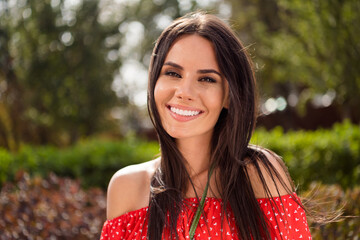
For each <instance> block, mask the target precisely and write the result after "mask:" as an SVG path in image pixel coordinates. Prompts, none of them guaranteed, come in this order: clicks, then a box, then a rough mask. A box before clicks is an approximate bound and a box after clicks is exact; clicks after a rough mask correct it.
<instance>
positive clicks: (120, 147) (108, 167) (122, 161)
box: [0, 138, 159, 189]
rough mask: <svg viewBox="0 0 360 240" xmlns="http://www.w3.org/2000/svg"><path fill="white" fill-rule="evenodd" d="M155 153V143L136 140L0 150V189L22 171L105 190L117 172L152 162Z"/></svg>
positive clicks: (97, 141)
mask: <svg viewBox="0 0 360 240" xmlns="http://www.w3.org/2000/svg"><path fill="white" fill-rule="evenodd" d="M158 152H159V146H158V144H157V143H155V142H146V141H143V140H139V139H135V138H127V139H124V140H121V141H110V140H97V139H91V140H86V141H83V142H79V143H78V144H77V145H75V146H73V147H70V148H66V149H58V148H55V147H52V146H42V147H32V146H29V145H24V146H22V147H21V148H20V150H19V152H18V153H17V154H13V155H12V154H9V153H8V152H7V151H5V150H3V149H0V164H1V165H0V166H1V168H0V181H1V182H0V185H1V184H2V183H4V182H5V181H13V180H14V176H15V174H16V172H18V171H20V170H25V171H27V172H29V173H30V174H31V175H40V176H47V174H48V173H49V172H54V173H56V174H58V175H59V176H69V177H72V178H76V179H79V180H80V181H81V182H82V184H83V185H84V186H85V187H89V186H99V187H101V188H103V189H105V188H106V186H107V184H108V182H109V180H110V178H111V176H112V175H113V174H114V173H115V172H116V171H117V170H118V169H120V168H123V167H125V166H127V165H130V164H136V163H141V162H144V161H147V160H150V159H153V158H154V157H155V156H156V154H157V153H158Z"/></svg>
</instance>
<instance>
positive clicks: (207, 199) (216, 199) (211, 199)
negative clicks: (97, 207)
mask: <svg viewBox="0 0 360 240" xmlns="http://www.w3.org/2000/svg"><path fill="white" fill-rule="evenodd" d="M292 194H293V195H294V196H295V197H297V195H296V193H295V192H293V193H292ZM279 198H292V195H291V194H285V195H281V196H277V197H273V199H274V200H276V199H279ZM256 200H257V201H258V202H260V201H264V200H265V201H266V200H268V201H270V200H271V198H257V199H256ZM183 201H186V202H194V203H197V202H199V199H198V198H196V197H190V198H184V199H183ZM208 201H215V202H219V203H222V202H223V201H222V199H221V198H216V197H206V198H205V202H208ZM148 208H149V206H146V207H142V208H139V209H136V210H132V211H129V212H126V213H124V214H122V215H120V216H118V217H115V218H112V219H108V220H106V221H107V222H108V221H110V222H111V221H115V220H117V219H119V218H123V217H126V216H131V215H134V214H136V213H140V212H147V211H148Z"/></svg>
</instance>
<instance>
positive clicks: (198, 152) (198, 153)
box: [177, 138, 210, 178]
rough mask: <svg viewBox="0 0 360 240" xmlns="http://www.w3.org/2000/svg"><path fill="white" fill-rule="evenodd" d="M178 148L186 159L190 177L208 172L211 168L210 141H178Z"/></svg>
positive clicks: (196, 139) (206, 139)
mask: <svg viewBox="0 0 360 240" xmlns="http://www.w3.org/2000/svg"><path fill="white" fill-rule="evenodd" d="M177 146H178V148H179V150H180V152H181V154H182V155H183V157H184V158H185V161H186V163H185V164H186V168H187V171H188V173H189V174H190V177H191V178H193V177H196V176H198V175H200V174H201V173H204V172H207V171H208V170H209V167H210V139H208V138H189V139H181V140H177Z"/></svg>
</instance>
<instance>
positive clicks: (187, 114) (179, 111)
mask: <svg viewBox="0 0 360 240" xmlns="http://www.w3.org/2000/svg"><path fill="white" fill-rule="evenodd" d="M169 109H170V111H171V112H173V113H175V114H177V115H180V116H184V117H192V116H196V115H199V114H200V113H201V111H191V110H183V109H179V108H176V107H170V106H169Z"/></svg>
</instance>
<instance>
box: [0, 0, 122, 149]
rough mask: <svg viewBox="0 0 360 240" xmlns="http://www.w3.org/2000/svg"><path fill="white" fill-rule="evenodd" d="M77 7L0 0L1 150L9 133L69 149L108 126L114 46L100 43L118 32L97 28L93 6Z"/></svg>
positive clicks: (112, 97)
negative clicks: (84, 137)
mask: <svg viewBox="0 0 360 240" xmlns="http://www.w3.org/2000/svg"><path fill="white" fill-rule="evenodd" d="M80 2H81V4H76V3H75V5H74V4H72V3H69V2H67V1H58V2H57V3H56V2H54V1H21V3H20V1H14V2H13V3H10V2H8V1H1V0H0V5H2V8H1V10H0V28H1V29H3V30H2V31H0V45H1V46H0V49H1V50H2V52H4V53H5V54H4V57H2V58H0V85H1V87H0V88H2V89H0V107H1V104H4V105H5V106H6V108H4V109H7V110H8V112H9V113H7V112H4V111H0V131H1V130H2V128H3V129H4V130H3V131H4V132H5V133H6V135H5V140H2V139H1V137H4V136H3V134H0V144H1V145H3V146H4V145H5V146H6V145H10V144H9V143H7V142H9V140H8V139H9V138H14V137H13V136H12V135H15V137H16V138H15V139H16V140H22V141H27V142H32V143H41V144H44V143H51V144H58V145H61V144H69V143H74V142H75V141H76V140H77V139H79V138H81V137H82V136H88V135H90V134H93V133H94V132H96V131H99V130H102V129H103V128H104V126H109V124H105V123H106V122H107V118H108V116H107V115H108V112H109V109H110V108H111V107H113V106H114V105H115V104H116V100H117V99H116V95H115V92H114V91H112V90H111V84H112V81H113V75H114V73H115V71H116V70H117V67H118V65H119V62H116V64H115V61H110V60H109V59H108V53H109V52H110V51H112V50H114V49H117V48H118V47H119V41H116V39H115V41H114V40H113V42H115V43H114V44H112V45H109V44H106V38H107V37H110V36H114V35H115V37H116V36H117V35H116V34H118V29H117V26H103V25H102V24H100V23H99V21H98V17H99V12H100V11H99V8H98V1H95V0H90V1H80ZM55 4H57V5H55ZM2 93H3V94H2ZM5 114H7V115H9V116H10V117H11V122H10V123H7V122H6V121H5V120H6V119H5V117H6V115H5ZM4 116H5V117H4ZM4 119H5V120H4ZM2 125H3V127H2ZM5 130H6V131H5ZM0 133H1V132H0ZM1 140H2V141H1ZM8 148H10V146H8Z"/></svg>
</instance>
